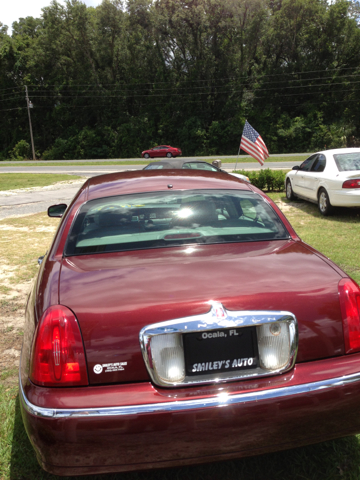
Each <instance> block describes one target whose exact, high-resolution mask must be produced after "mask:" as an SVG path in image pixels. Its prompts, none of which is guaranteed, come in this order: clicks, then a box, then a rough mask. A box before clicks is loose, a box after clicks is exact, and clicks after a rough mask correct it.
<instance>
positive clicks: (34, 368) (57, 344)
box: [30, 305, 89, 387]
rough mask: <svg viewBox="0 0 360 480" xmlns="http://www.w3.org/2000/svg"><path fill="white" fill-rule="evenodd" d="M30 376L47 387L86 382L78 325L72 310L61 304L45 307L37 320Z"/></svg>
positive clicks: (87, 382)
mask: <svg viewBox="0 0 360 480" xmlns="http://www.w3.org/2000/svg"><path fill="white" fill-rule="evenodd" d="M30 379H31V381H32V382H33V383H35V384H37V385H42V386H49V387H54V386H58V387H63V386H64V387H65V386H75V385H88V384H89V381H88V376H87V370H86V361H85V351H84V346H83V343H82V338H81V332H80V327H79V324H78V322H77V320H76V318H75V315H74V314H73V313H72V311H71V310H69V309H68V308H66V307H64V306H62V305H55V306H52V307H50V308H48V309H47V310H46V312H45V313H44V314H43V316H42V317H41V319H40V321H39V324H38V326H37V329H36V333H35V340H34V344H33V348H32V354H31V367H30Z"/></svg>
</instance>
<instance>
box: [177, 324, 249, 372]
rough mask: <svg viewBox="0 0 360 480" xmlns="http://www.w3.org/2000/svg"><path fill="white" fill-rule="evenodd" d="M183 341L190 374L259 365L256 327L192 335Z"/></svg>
mask: <svg viewBox="0 0 360 480" xmlns="http://www.w3.org/2000/svg"><path fill="white" fill-rule="evenodd" d="M183 342H184V354H185V368H186V374H187V375H204V374H208V373H218V372H226V371H232V370H244V369H251V368H256V367H257V366H258V351H257V341H256V328H255V327H247V328H234V329H230V330H227V329H226V330H213V331H208V332H197V333H188V334H185V335H184V336H183Z"/></svg>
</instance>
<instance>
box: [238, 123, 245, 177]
mask: <svg viewBox="0 0 360 480" xmlns="http://www.w3.org/2000/svg"><path fill="white" fill-rule="evenodd" d="M246 122H247V119H246V120H245V123H246ZM241 138H242V134H241ZM241 138H240V145H241ZM240 145H239V151H238V155H237V159H236V163H235V171H236V169H237V164H238V160H239V155H240V150H241V148H240Z"/></svg>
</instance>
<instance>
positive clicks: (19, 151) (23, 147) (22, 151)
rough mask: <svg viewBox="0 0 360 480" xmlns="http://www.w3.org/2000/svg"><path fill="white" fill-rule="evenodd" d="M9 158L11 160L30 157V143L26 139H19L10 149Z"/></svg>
mask: <svg viewBox="0 0 360 480" xmlns="http://www.w3.org/2000/svg"><path fill="white" fill-rule="evenodd" d="M10 158H12V159H13V160H24V159H25V158H30V144H29V143H28V142H27V141H26V140H20V142H18V143H17V144H16V145H15V147H14V148H13V149H12V150H11V153H10Z"/></svg>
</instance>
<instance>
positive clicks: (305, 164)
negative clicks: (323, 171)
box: [299, 153, 318, 172]
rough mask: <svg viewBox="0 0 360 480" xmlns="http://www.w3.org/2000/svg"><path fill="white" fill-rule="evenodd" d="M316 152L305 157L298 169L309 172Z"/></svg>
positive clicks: (316, 155) (315, 157)
mask: <svg viewBox="0 0 360 480" xmlns="http://www.w3.org/2000/svg"><path fill="white" fill-rule="evenodd" d="M317 157H318V154H317V153H316V154H315V155H311V157H309V158H307V159H306V160H305V161H304V162H303V163H302V164H301V165H300V168H299V170H301V171H302V172H309V171H310V170H311V167H312V164H313V163H314V161H315V160H316V159H317Z"/></svg>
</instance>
